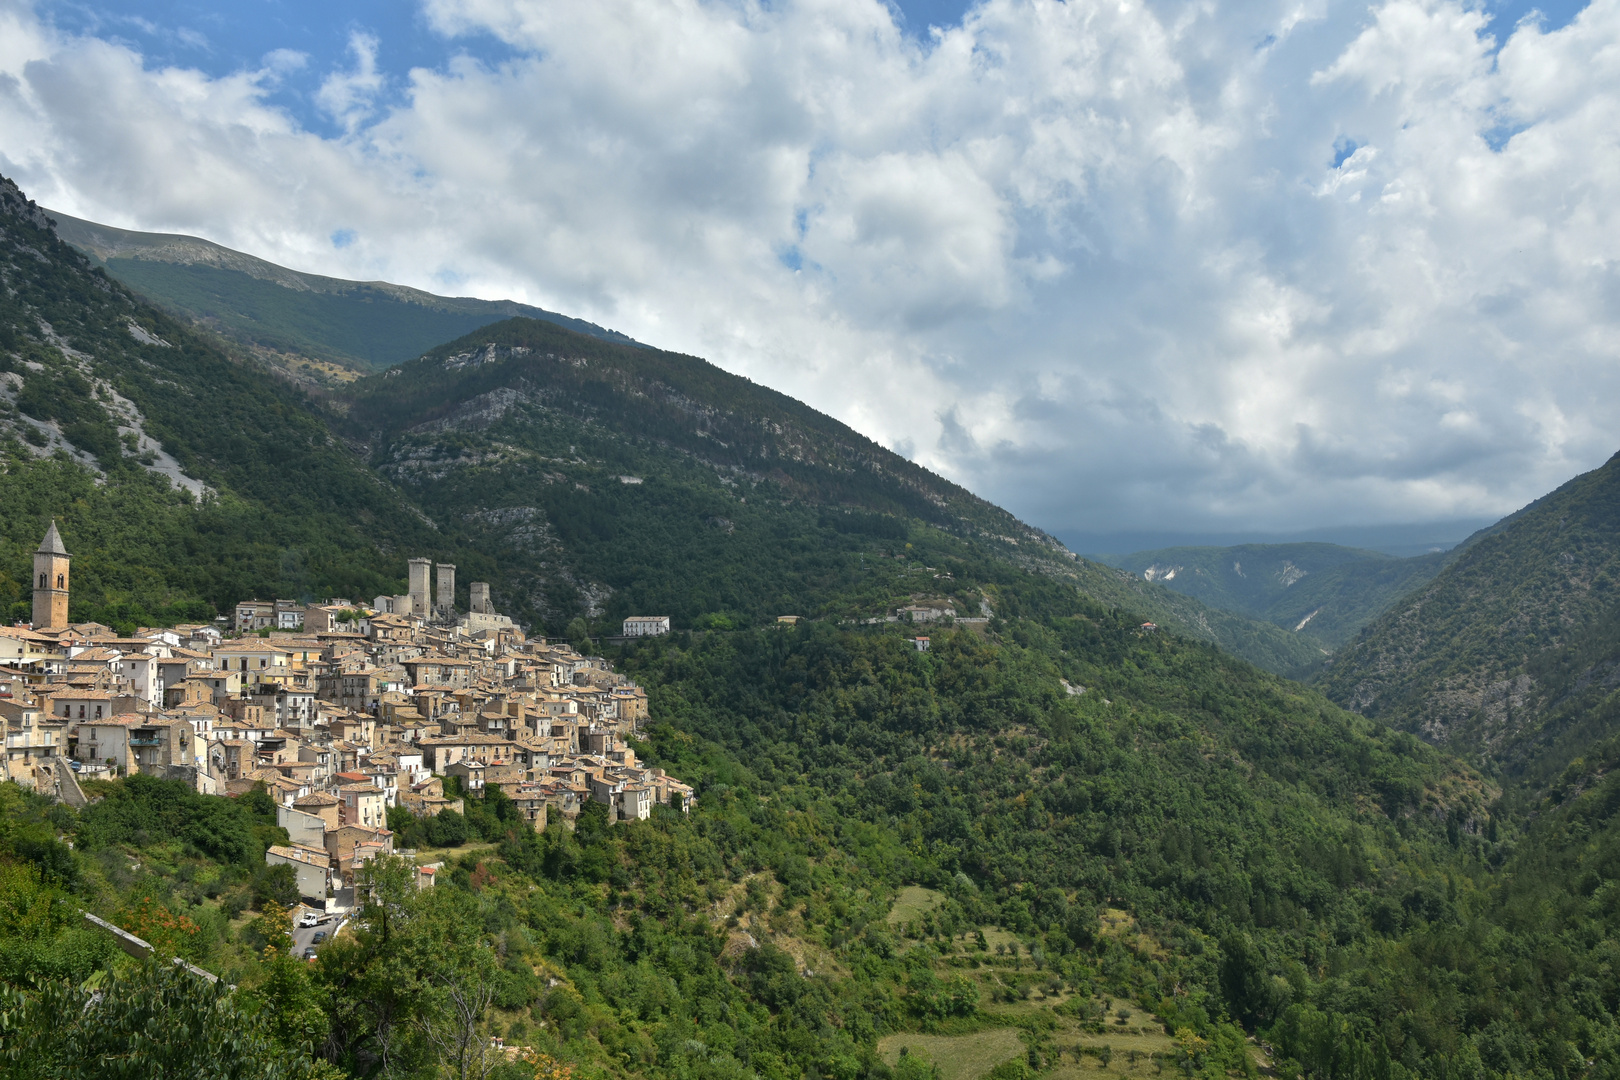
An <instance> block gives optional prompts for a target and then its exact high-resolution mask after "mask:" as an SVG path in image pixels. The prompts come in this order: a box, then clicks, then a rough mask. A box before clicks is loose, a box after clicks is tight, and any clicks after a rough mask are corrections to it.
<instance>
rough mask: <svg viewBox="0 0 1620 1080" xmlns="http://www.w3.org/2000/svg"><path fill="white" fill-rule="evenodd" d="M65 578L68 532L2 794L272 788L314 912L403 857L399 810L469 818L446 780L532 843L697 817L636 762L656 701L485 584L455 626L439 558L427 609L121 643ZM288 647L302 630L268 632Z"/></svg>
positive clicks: (370, 610) (54, 549)
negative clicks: (517, 822)
mask: <svg viewBox="0 0 1620 1080" xmlns="http://www.w3.org/2000/svg"><path fill="white" fill-rule="evenodd" d="M69 559H70V556H69V555H68V554H67V552H66V549H65V547H64V545H63V543H62V540H61V536H60V534H59V533H58V532H57V529H56V526H55V524H54V523H52V525H51V529H50V532H49V533H47V535H46V539H45V542H44V543H43V544H42V545H41V549H40V552H39V553H38V554H36V556H35V562H36V575H35V576H36V580H37V581H38V582H39V586H38V588H37V590H36V601H35V613H36V621H35V625H34V626H33V627H22V626H17V627H10V628H0V731H3V732H4V743H5V748H6V749H5V758H4V762H3V770H4V772H3V775H0V779H11V780H15V781H17V782H19V783H21V784H23V785H26V786H31V787H35V788H38V789H40V790H42V791H44V792H46V793H49V794H59V795H61V796H62V797H65V798H73V797H77V796H78V786H77V783H76V781H75V780H74V779H73V777H74V776H75V775H77V776H85V775H95V774H102V775H108V774H114V773H116V774H121V775H127V774H130V773H135V772H146V773H154V774H156V775H159V776H166V777H171V778H180V779H184V780H186V781H187V782H188V783H191V784H194V785H195V786H196V788H197V790H198V791H200V792H203V793H205V794H215V795H235V794H240V793H243V792H246V791H249V790H251V789H252V788H253V787H254V786H256V785H259V784H263V785H264V786H265V788H266V790H267V791H268V792H269V793H270V795H271V797H272V798H273V799H274V800H275V801H276V803H277V804H278V807H279V810H278V816H279V818H280V823H281V824H282V825H283V826H285V827H287V829H288V831H289V834H290V835H291V836H292V838H293V841H294V842H293V844H292V846H291V847H288V846H284V845H283V846H277V847H275V848H272V849H271V852H270V854H269V855H268V856H267V858H268V859H269V860H270V861H272V862H278V861H279V862H288V863H292V864H294V866H295V869H296V870H297V872H298V876H299V880H300V884H301V886H303V891H304V893H305V895H306V896H323V895H324V894H325V891H326V887H327V886H330V885H331V884H332V883H334V882H336V883H339V884H341V883H343V882H348V881H352V875H353V870H354V867H355V866H356V865H358V864H360V863H363V862H364V861H365V860H366V859H367V858H370V857H371V856H372V855H375V854H377V853H379V852H387V851H391V850H392V834H391V833H390V832H389V831H388V829H387V827H386V824H387V813H388V810H389V809H390V808H392V807H396V806H399V807H404V808H405V809H407V810H409V811H410V812H411V813H413V814H415V815H418V816H435V815H437V814H439V813H441V812H443V811H444V810H446V809H454V810H460V809H461V805H462V804H461V800H459V799H453V798H448V797H446V795H445V788H444V778H445V777H448V776H454V777H457V778H458V779H459V781H460V786H461V788H462V790H464V791H468V792H479V791H481V790H482V789H483V788H484V786H485V785H488V784H499V785H500V786H501V789H502V791H503V792H504V793H505V794H507V795H509V796H510V797H511V798H512V799H513V800H515V801H516V803H517V804H518V806H519V808H520V809H521V810H522V811H523V812H524V814H525V815H526V816H527V817H528V819H529V820H530V821H531V822H533V824H534V827H535V828H536V829H543V828H545V826H546V823H547V821H548V820H558V819H560V820H562V821H563V822H564V823H566V824H568V825H569V826H572V823H573V821H574V819H575V818H576V817H577V816H578V814H579V813H580V811H581V809H582V808H583V806H584V805H585V804H586V803H587V802H589V801H592V800H594V801H596V802H600V803H603V804H605V805H606V806H607V809H608V812H609V817H610V819H611V820H621V819H626V818H629V819H636V818H646V817H648V816H649V815H650V814H651V812H652V807H653V805H654V804H655V803H662V804H665V805H670V806H673V807H675V808H677V809H681V810H688V809H690V807H691V805H692V795H693V793H692V789H691V788H690V787H688V786H687V785H685V784H682V783H680V782H679V781H677V780H674V779H672V778H670V777H669V776H667V775H665V774H664V772H663V770H661V769H648V768H645V767H643V766H642V765H641V764H640V763H639V762H638V761H637V760H636V755H635V752H634V750H632V749H631V748H630V747H629V745H628V744H627V742H626V738H625V737H626V736H627V735H630V734H632V733H634V732H635V730H636V729H637V727H638V725H639V724H640V722H641V721H643V720H644V719H645V718H646V716H647V695H646V692H645V691H644V690H643V689H642V688H640V687H638V686H636V685H635V684H634V683H632V682H631V681H630V680H629V679H627V678H625V677H624V676H622V675H618V674H616V673H614V672H613V671H612V670H611V669H610V667H609V665H608V663H607V662H606V661H605V660H603V659H601V658H600V657H592V656H583V655H581V654H579V653H578V652H576V651H574V649H573V648H571V647H570V646H568V645H564V644H551V643H548V642H546V641H545V640H543V639H530V638H527V637H526V636H525V634H524V633H523V631H522V630H521V629H520V628H518V627H517V626H516V625H515V624H513V623H512V621H511V620H510V619H508V618H506V617H505V616H503V615H499V614H498V613H496V612H495V611H494V610H493V607H492V606H491V604H490V601H489V592H488V586H482V588H480V587H479V586H480V585H482V583H478V584H475V586H474V589H473V592H474V600H475V604H476V606H475V610H473V611H471V612H469V613H467V614H466V615H458V614H457V612H456V611H455V608H454V588H455V586H454V573H455V568H454V567H453V566H448V565H445V564H441V565H440V567H439V575H438V584H439V590H438V592H439V596H438V603H437V604H433V605H430V604H429V603H428V601H427V597H426V585H427V578H428V573H427V570H428V566H429V564H428V562H427V560H425V559H424V560H416V561H413V563H412V567H411V570H412V573H411V582H412V594H411V595H407V596H405V597H399V598H388V597H384V598H379V600H390V601H395V600H397V601H401V602H400V603H397V604H395V603H389V604H387V605H386V607H387V608H394V609H396V610H378V608H379V607H384V605H382V604H379V603H373V604H369V605H356V604H352V603H350V602H349V601H347V600H343V599H334V600H331V601H329V602H327V603H323V604H316V605H292V604H289V603H288V602H286V601H273V602H261V601H248V602H246V603H244V604H242V605H239V606H238V608H237V612H236V616H237V617H236V622H235V625H234V626H232V627H230V628H229V629H226V628H222V627H216V626H212V625H194V626H179V627H175V628H173V629H142V630H140V631H138V632H137V633H136V634H134V635H133V636H130V637H120V636H119V635H117V634H116V633H114V632H113V631H112V630H111V629H110V628H108V627H106V626H102V625H99V624H96V623H87V624H69V623H67V622H66V609H67V593H68V588H69V583H68V576H67V575H68V561H69ZM418 563H420V566H418ZM41 575H43V576H41ZM418 584H420V586H421V589H420V590H418V589H417V587H416V586H417V585H418ZM41 594H44V595H41ZM53 616H55V617H54V618H53ZM275 627H292V629H291V630H290V632H286V633H274V634H272V635H271V636H268V637H262V636H260V634H259V633H258V632H257V631H259V630H260V628H275ZM70 761H71V762H72V764H70ZM553 815H555V817H553ZM322 875H324V885H323V878H322Z"/></svg>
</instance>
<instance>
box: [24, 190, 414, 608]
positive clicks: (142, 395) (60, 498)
mask: <svg viewBox="0 0 1620 1080" xmlns="http://www.w3.org/2000/svg"><path fill="white" fill-rule="evenodd" d="M0 282H3V286H4V287H3V289H0V468H3V470H4V473H3V477H4V478H3V482H0V603H4V604H5V605H6V607H7V609H8V614H11V615H14V616H16V617H20V618H27V612H28V600H29V566H30V559H31V552H32V551H33V550H34V548H35V547H36V546H37V545H38V543H39V537H40V536H41V535H42V530H43V529H44V527H45V524H46V523H47V521H48V520H49V519H50V518H51V517H53V516H54V517H57V518H59V519H61V521H62V526H63V533H64V535H65V536H67V537H68V538H69V544H70V550H72V552H73V554H74V555H75V556H76V558H75V562H74V567H73V570H74V574H73V583H74V589H73V612H72V617H73V618H75V619H90V618H95V619H99V620H102V621H107V622H111V623H115V624H118V625H131V626H132V625H135V624H140V623H149V622H152V621H154V620H159V619H162V618H169V619H170V620H171V621H172V620H173V619H174V618H177V617H199V616H205V615H211V614H212V610H213V609H215V608H222V607H223V606H225V605H227V604H231V603H234V602H235V601H236V600H238V599H244V598H247V597H249V596H252V595H255V594H257V595H261V596H263V595H269V594H272V593H274V594H278V595H283V596H288V595H290V596H293V597H298V596H301V595H309V594H310V593H312V592H315V591H320V592H323V593H325V592H330V593H335V594H339V595H350V596H356V597H360V596H374V595H376V594H377V593H378V592H384V591H390V592H391V591H394V590H395V589H396V587H397V586H396V581H397V578H398V576H399V575H400V574H402V573H403V571H404V564H403V560H404V559H405V558H406V557H407V553H408V551H410V550H414V549H419V548H422V547H426V546H428V545H430V544H431V542H432V538H431V537H430V536H429V535H428V533H429V530H428V528H427V527H426V525H425V523H424V522H423V521H422V520H421V518H420V516H419V515H418V514H416V513H414V512H413V511H412V510H411V509H410V508H409V507H408V505H407V503H406V502H405V501H404V500H403V499H402V498H400V496H399V495H398V493H397V492H395V491H393V490H392V489H391V488H390V487H389V486H388V485H386V484H384V483H381V482H379V480H378V478H377V477H376V476H375V475H374V474H373V473H371V472H370V471H369V470H368V469H367V468H366V465H365V463H364V462H363V461H362V460H360V459H359V458H357V457H356V456H355V455H354V454H353V453H352V452H351V451H350V450H349V449H348V448H347V447H346V446H344V445H343V444H342V443H341V442H340V441H339V440H338V439H336V438H335V437H334V436H333V435H332V432H331V431H330V429H329V427H328V426H327V424H326V423H325V421H324V420H323V419H322V417H321V416H320V414H319V413H318V412H317V411H315V410H314V409H312V407H311V406H310V404H309V402H308V401H307V400H306V399H305V398H304V396H303V395H302V394H300V393H298V392H297V391H296V390H293V389H292V388H290V387H288V386H286V385H285V384H284V383H282V382H281V381H279V380H277V379H274V378H270V377H268V375H267V373H266V372H264V371H263V370H260V369H256V368H254V367H250V366H244V365H243V364H241V363H237V362H234V361H233V360H232V359H231V358H230V357H229V356H227V355H225V354H224V353H222V352H221V351H220V350H219V349H217V348H216V347H214V345H213V344H211V342H210V341H209V340H207V339H206V338H204V337H201V336H199V335H198V334H197V333H196V332H194V331H193V330H192V329H191V328H190V327H188V326H187V325H185V324H183V323H181V322H180V321H178V320H176V319H173V318H171V317H169V316H167V315H164V314H163V313H162V312H159V311H157V310H155V309H153V308H152V307H151V306H149V305H147V304H145V303H143V302H141V301H140V300H138V299H136V298H135V297H134V296H132V295H131V294H130V292H129V290H127V289H126V288H124V287H123V286H122V285H120V284H118V283H117V282H114V281H112V280H110V279H109V278H107V277H106V276H105V275H104V274H103V273H101V272H100V271H98V270H93V269H92V268H91V267H90V266H89V264H88V263H87V262H86V261H85V259H84V257H83V256H82V255H81V254H79V253H78V252H77V251H75V250H74V249H73V248H71V247H69V246H68V245H66V244H64V243H63V242H61V241H60V240H59V239H57V237H56V236H55V234H54V233H53V232H52V230H51V228H50V226H49V222H48V219H46V218H45V216H44V215H43V214H42V213H41V212H40V211H38V209H37V208H35V207H33V206H32V205H31V204H29V203H28V202H27V201H26V200H25V199H24V198H23V197H22V195H21V193H20V192H18V191H17V189H16V187H15V186H14V185H12V184H11V183H10V182H9V181H0ZM402 548H403V549H406V550H403V551H402V550H401V549H402ZM380 553H383V557H381V558H379V554H380Z"/></svg>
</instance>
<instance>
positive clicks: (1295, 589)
mask: <svg viewBox="0 0 1620 1080" xmlns="http://www.w3.org/2000/svg"><path fill="white" fill-rule="evenodd" d="M1458 550H1460V548H1459V549H1453V550H1452V551H1449V552H1433V553H1430V554H1427V555H1419V556H1415V557H1412V558H1405V559H1399V558H1394V557H1392V556H1389V555H1385V554H1382V553H1380V552H1377V551H1365V550H1361V549H1357V548H1347V547H1340V546H1339V545H1337V544H1319V543H1299V544H1241V545H1237V546H1234V547H1179V548H1163V549H1159V550H1155V551H1138V552H1134V553H1132V554H1130V555H1120V556H1110V557H1108V560H1107V561H1108V562H1109V563H1110V564H1111V565H1114V566H1118V567H1121V568H1122V569H1126V570H1129V571H1131V572H1132V573H1135V574H1139V575H1141V576H1142V577H1143V578H1145V579H1146V580H1148V581H1154V582H1159V583H1161V584H1163V585H1164V586H1165V587H1166V588H1169V589H1173V590H1175V591H1176V592H1179V593H1185V594H1186V595H1188V596H1192V597H1196V598H1197V599H1199V600H1201V601H1203V602H1204V603H1205V604H1206V605H1208V606H1210V607H1213V608H1220V609H1222V610H1225V611H1232V612H1237V613H1239V614H1242V615H1247V616H1249V617H1251V618H1255V619H1264V620H1265V621H1267V622H1270V623H1274V624H1276V625H1277V626H1280V627H1282V628H1283V629H1285V630H1288V631H1291V632H1293V633H1296V634H1298V635H1300V636H1301V637H1302V638H1305V639H1307V640H1309V641H1311V642H1313V643H1315V644H1317V645H1319V646H1320V647H1321V648H1322V649H1324V650H1327V651H1329V652H1331V651H1332V650H1334V649H1337V648H1338V647H1339V646H1341V645H1343V644H1344V643H1345V642H1346V641H1349V640H1350V639H1351V638H1352V637H1354V636H1355V634H1356V633H1357V632H1358V631H1359V630H1360V629H1361V628H1362V627H1363V626H1365V625H1367V623H1369V622H1371V621H1372V620H1373V619H1375V618H1377V617H1378V616H1379V615H1381V614H1382V613H1383V612H1384V611H1385V610H1386V609H1387V608H1388V607H1389V606H1390V605H1391V604H1393V603H1394V602H1395V601H1396V600H1398V599H1399V598H1400V597H1401V596H1402V595H1404V594H1405V593H1408V592H1410V591H1412V590H1413V589H1415V588H1417V587H1418V586H1419V585H1422V584H1423V583H1424V582H1426V581H1428V580H1430V579H1431V578H1433V577H1434V575H1435V574H1437V573H1439V572H1440V568H1441V567H1442V566H1444V565H1445V563H1446V562H1447V561H1448V560H1449V559H1450V558H1452V557H1453V556H1454V555H1455V553H1456V551H1458Z"/></svg>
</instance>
